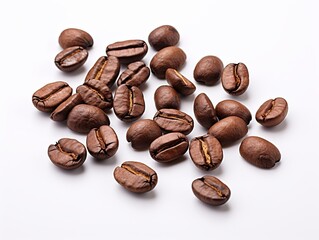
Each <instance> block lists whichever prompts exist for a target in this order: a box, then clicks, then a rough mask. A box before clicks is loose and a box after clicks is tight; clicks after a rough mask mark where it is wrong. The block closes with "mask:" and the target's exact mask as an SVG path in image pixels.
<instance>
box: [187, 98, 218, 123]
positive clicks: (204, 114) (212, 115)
mask: <svg viewBox="0 0 319 240" xmlns="http://www.w3.org/2000/svg"><path fill="white" fill-rule="evenodd" d="M193 110H194V114H195V118H196V119H197V121H198V123H199V124H200V125H202V126H203V127H204V128H206V129H208V128H210V127H211V126H212V125H214V124H215V123H216V122H218V118H217V116H216V111H215V108H214V105H213V104H212V102H211V101H210V99H209V97H208V96H207V95H206V94H205V93H200V94H198V95H197V97H196V98H195V100H194V106H193Z"/></svg>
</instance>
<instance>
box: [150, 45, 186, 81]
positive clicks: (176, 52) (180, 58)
mask: <svg viewBox="0 0 319 240" xmlns="http://www.w3.org/2000/svg"><path fill="white" fill-rule="evenodd" d="M185 61H186V54H185V52H184V51H183V50H182V49H180V48H178V47H175V46H171V47H166V48H163V49H162V50H160V51H159V52H157V53H156V54H155V55H154V57H153V58H152V60H151V63H150V67H151V71H152V73H153V74H154V75H155V76H156V77H158V78H160V79H164V78H165V73H166V70H167V69H168V68H173V69H176V70H179V69H180V68H181V67H182V66H183V65H184V63H185Z"/></svg>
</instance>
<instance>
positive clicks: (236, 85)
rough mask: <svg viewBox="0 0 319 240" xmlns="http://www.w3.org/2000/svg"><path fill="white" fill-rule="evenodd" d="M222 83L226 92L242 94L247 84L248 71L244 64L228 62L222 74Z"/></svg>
mask: <svg viewBox="0 0 319 240" xmlns="http://www.w3.org/2000/svg"><path fill="white" fill-rule="evenodd" d="M222 85H223V88H224V90H225V91H226V92H228V93H229V94H231V95H234V96H238V95H241V94H243V93H244V92H245V91H246V90H247V88H248V85H249V73H248V69H247V67H246V65H245V64H243V63H238V64H235V63H230V64H228V65H227V66H226V67H225V69H224V71H223V74H222Z"/></svg>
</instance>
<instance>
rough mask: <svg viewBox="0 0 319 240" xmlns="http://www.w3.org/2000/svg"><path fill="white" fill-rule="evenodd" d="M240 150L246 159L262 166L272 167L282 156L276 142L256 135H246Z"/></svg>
mask: <svg viewBox="0 0 319 240" xmlns="http://www.w3.org/2000/svg"><path fill="white" fill-rule="evenodd" d="M239 152H240V155H241V156H242V157H243V158H244V159H245V160H246V161H248V162H249V163H251V164H253V165H255V166H257V167H260V168H272V167H274V166H275V164H276V163H277V162H279V161H280V158H281V154H280V152H279V150H278V148H277V147H276V146H275V145H274V144H272V143H271V142H269V141H267V140H266V139H263V138H260V137H255V136H250V137H246V138H245V139H244V140H243V141H242V142H241V144H240V147H239Z"/></svg>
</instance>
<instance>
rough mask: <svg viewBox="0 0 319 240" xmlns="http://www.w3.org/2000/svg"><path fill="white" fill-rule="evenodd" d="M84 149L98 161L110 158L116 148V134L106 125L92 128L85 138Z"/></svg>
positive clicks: (117, 144)
mask: <svg viewBox="0 0 319 240" xmlns="http://www.w3.org/2000/svg"><path fill="white" fill-rule="evenodd" d="M86 147H87V149H88V151H89V153H90V154H91V155H92V156H93V157H95V158H96V159H99V160H104V159H108V158H110V157H112V156H113V155H114V154H115V153H116V151H117V149H118V147H119V140H118V138H117V135H116V132H115V131H114V129H113V128H111V127H110V126H108V125H103V126H101V127H99V128H93V129H91V131H90V132H89V133H88V135H87V137H86Z"/></svg>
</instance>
